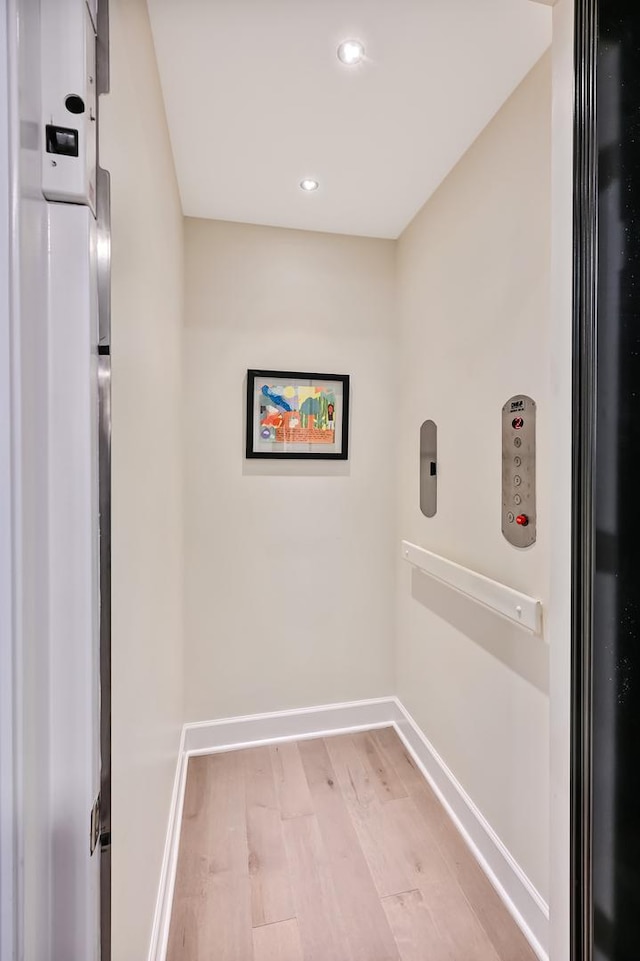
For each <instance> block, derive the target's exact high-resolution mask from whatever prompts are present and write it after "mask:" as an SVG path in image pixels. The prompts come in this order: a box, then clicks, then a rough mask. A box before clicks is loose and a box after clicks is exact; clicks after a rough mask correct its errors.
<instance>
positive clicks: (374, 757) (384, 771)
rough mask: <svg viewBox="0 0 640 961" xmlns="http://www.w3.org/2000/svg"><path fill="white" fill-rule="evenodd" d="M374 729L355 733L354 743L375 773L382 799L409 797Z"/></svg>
mask: <svg viewBox="0 0 640 961" xmlns="http://www.w3.org/2000/svg"><path fill="white" fill-rule="evenodd" d="M373 734H374V732H373V731H362V732H361V733H359V734H354V735H353V743H354V744H355V745H356V747H357V748H358V750H359V751H360V752H361V754H362V756H363V758H364V759H365V761H366V763H367V764H368V765H369V767H370V769H371V773H372V775H373V785H374V787H375V789H376V792H377V794H378V797H379V798H380V799H381V800H382V801H390V800H393V799H394V798H401V797H408V796H409V792H408V791H407V788H406V787H405V785H404V783H403V781H402V780H401V779H400V777H399V776H398V774H397V772H396V769H395V767H394V766H393V764H392V763H391V762H390V761H389V760H388V759H387V758H386V757H385V755H384V754H383V753H382V752H381V751H380V750H379V748H378V745H377V742H376V740H375V738H374V737H373Z"/></svg>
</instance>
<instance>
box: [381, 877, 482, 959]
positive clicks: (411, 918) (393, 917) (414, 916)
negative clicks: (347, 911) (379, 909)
mask: <svg viewBox="0 0 640 961" xmlns="http://www.w3.org/2000/svg"><path fill="white" fill-rule="evenodd" d="M382 906H383V907H384V910H385V911H386V913H387V918H388V919H389V924H390V925H391V930H392V931H393V935H394V937H395V939H396V944H397V945H398V950H399V951H400V957H401V958H402V961H427V959H428V961H469V959H459V958H457V957H456V956H455V955H453V954H452V953H451V950H450V947H449V945H448V944H447V943H446V941H444V940H443V939H442V937H441V935H440V931H439V930H438V927H437V925H436V924H435V922H434V920H433V918H432V917H431V914H430V913H429V911H428V909H427V907H426V905H425V903H424V900H423V898H422V895H421V894H420V892H419V891H407V892H405V893H404V894H393V895H391V897H388V898H383V901H382Z"/></svg>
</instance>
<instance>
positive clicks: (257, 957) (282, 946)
mask: <svg viewBox="0 0 640 961" xmlns="http://www.w3.org/2000/svg"><path fill="white" fill-rule="evenodd" d="M253 961H305V958H304V954H303V951H302V942H301V941H300V931H299V930H298V922H297V921H296V919H295V918H292V919H291V920H290V921H279V922H277V923H276V924H265V925H263V926H262V927H259V928H254V929H253Z"/></svg>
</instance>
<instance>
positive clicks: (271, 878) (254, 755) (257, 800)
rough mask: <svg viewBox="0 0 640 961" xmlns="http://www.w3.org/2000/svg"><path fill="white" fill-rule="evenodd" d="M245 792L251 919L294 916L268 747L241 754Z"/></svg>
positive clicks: (265, 921) (270, 920) (255, 921)
mask: <svg viewBox="0 0 640 961" xmlns="http://www.w3.org/2000/svg"><path fill="white" fill-rule="evenodd" d="M242 759H243V762H244V776H245V789H246V810H247V840H248V845H249V877H250V881H251V920H252V923H253V925H254V927H255V926H257V925H260V924H272V923H274V922H276V921H286V920H287V919H289V918H293V916H294V913H295V912H294V908H293V898H292V895H291V884H290V881H289V866H288V864H287V856H286V852H285V847H284V838H283V836H282V821H281V818H280V809H279V807H278V799H277V794H276V786H275V781H274V777H273V769H272V766H271V752H270V750H269V748H268V747H258V748H252V749H249V750H246V751H242Z"/></svg>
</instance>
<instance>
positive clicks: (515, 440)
mask: <svg viewBox="0 0 640 961" xmlns="http://www.w3.org/2000/svg"><path fill="white" fill-rule="evenodd" d="M513 446H514V447H522V437H514V438H513Z"/></svg>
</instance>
